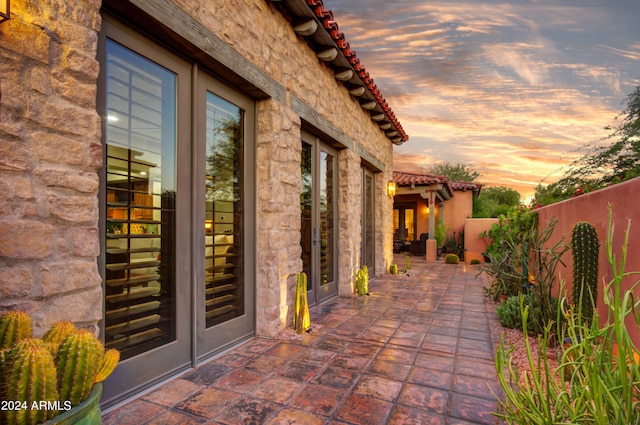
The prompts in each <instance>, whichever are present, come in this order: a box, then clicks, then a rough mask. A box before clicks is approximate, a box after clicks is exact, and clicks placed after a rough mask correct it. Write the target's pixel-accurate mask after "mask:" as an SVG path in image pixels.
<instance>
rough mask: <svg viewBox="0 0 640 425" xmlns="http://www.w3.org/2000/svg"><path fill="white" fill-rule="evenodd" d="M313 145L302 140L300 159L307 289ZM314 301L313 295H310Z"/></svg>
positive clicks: (303, 266) (311, 257)
mask: <svg viewBox="0 0 640 425" xmlns="http://www.w3.org/2000/svg"><path fill="white" fill-rule="evenodd" d="M312 153H313V146H311V145H310V144H308V143H305V142H302V160H301V161H300V174H301V179H302V192H301V193H300V246H301V248H302V271H303V272H305V273H306V274H307V277H308V279H307V291H311V288H312V285H311V283H312V279H311V277H312V267H313V265H312V260H313V252H312V251H311V247H312V244H313V240H314V239H315V238H314V232H315V229H314V223H313V219H312V216H313V214H312V212H313V169H312V164H313V163H312ZM312 296H313V297H314V300H310V301H309V303H310V304H313V303H314V302H315V295H312Z"/></svg>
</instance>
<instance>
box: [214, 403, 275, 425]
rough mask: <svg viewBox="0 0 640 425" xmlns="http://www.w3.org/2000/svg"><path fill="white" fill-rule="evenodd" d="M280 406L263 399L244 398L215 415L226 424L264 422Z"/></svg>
mask: <svg viewBox="0 0 640 425" xmlns="http://www.w3.org/2000/svg"><path fill="white" fill-rule="evenodd" d="M280 407H281V406H280V405H278V404H275V403H271V402H268V401H264V400H256V399H252V398H245V399H242V400H240V401H239V402H238V403H236V404H235V405H233V406H232V407H230V408H228V409H225V411H224V412H222V413H221V414H219V415H217V416H216V418H215V419H216V420H219V421H221V422H223V423H224V424H227V425H245V424H256V425H258V424H264V423H266V422H267V421H268V420H269V417H270V416H271V415H273V413H274V412H276V411H277V410H278V409H279V408H280Z"/></svg>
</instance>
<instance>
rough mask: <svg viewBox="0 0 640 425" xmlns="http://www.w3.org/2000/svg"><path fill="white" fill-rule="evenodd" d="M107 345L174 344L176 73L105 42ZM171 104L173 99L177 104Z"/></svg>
mask: <svg viewBox="0 0 640 425" xmlns="http://www.w3.org/2000/svg"><path fill="white" fill-rule="evenodd" d="M107 60H108V61H107V114H108V123H107V127H106V138H107V146H106V151H107V155H106V170H107V171H106V181H107V191H106V194H107V209H106V211H107V212H106V214H107V217H106V221H107V224H106V272H105V284H106V285H105V309H106V311H105V345H106V347H107V348H117V349H118V350H120V352H121V358H122V359H123V360H126V359H128V358H130V357H133V356H135V355H137V354H140V353H143V352H145V351H149V350H150V349H152V348H155V347H159V346H161V345H164V344H167V343H169V342H171V341H173V340H175V334H176V328H175V321H176V316H175V270H174V263H175V258H174V249H175V243H174V235H175V196H176V192H175V189H176V186H175V170H174V167H173V162H174V158H175V148H176V145H175V113H176V111H175V99H171V96H170V95H169V96H167V94H171V93H175V78H176V77H175V75H174V74H173V73H171V72H169V71H168V70H166V69H163V68H161V67H159V66H157V65H154V64H152V63H151V62H149V61H147V60H146V59H143V58H141V57H139V56H137V55H135V54H133V53H131V52H130V51H128V50H127V49H125V48H124V47H122V46H120V45H118V44H116V43H114V42H111V41H110V42H108V45H107ZM172 100H173V102H172Z"/></svg>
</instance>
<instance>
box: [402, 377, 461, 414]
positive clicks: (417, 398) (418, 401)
mask: <svg viewBox="0 0 640 425" xmlns="http://www.w3.org/2000/svg"><path fill="white" fill-rule="evenodd" d="M398 404H405V405H407V406H413V407H419V408H421V409H425V410H427V411H429V412H434V413H438V414H441V415H444V414H445V413H447V406H448V404H449V392H448V391H446V390H441V389H437V388H431V387H425V386H422V385H415V384H406V385H405V386H404V388H403V389H402V392H400V396H399V397H398Z"/></svg>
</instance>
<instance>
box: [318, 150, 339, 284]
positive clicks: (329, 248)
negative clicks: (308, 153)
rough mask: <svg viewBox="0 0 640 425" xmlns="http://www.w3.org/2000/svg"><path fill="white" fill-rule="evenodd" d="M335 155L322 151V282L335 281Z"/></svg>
mask: <svg viewBox="0 0 640 425" xmlns="http://www.w3.org/2000/svg"><path fill="white" fill-rule="evenodd" d="M334 168H335V167H334V158H333V155H329V154H328V153H326V152H324V151H321V152H320V284H321V285H326V284H327V283H331V282H333V269H334V267H333V264H334V258H333V257H334V249H333V246H334V221H335V217H334V216H335V199H334V194H335V188H334V185H335V180H334Z"/></svg>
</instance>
